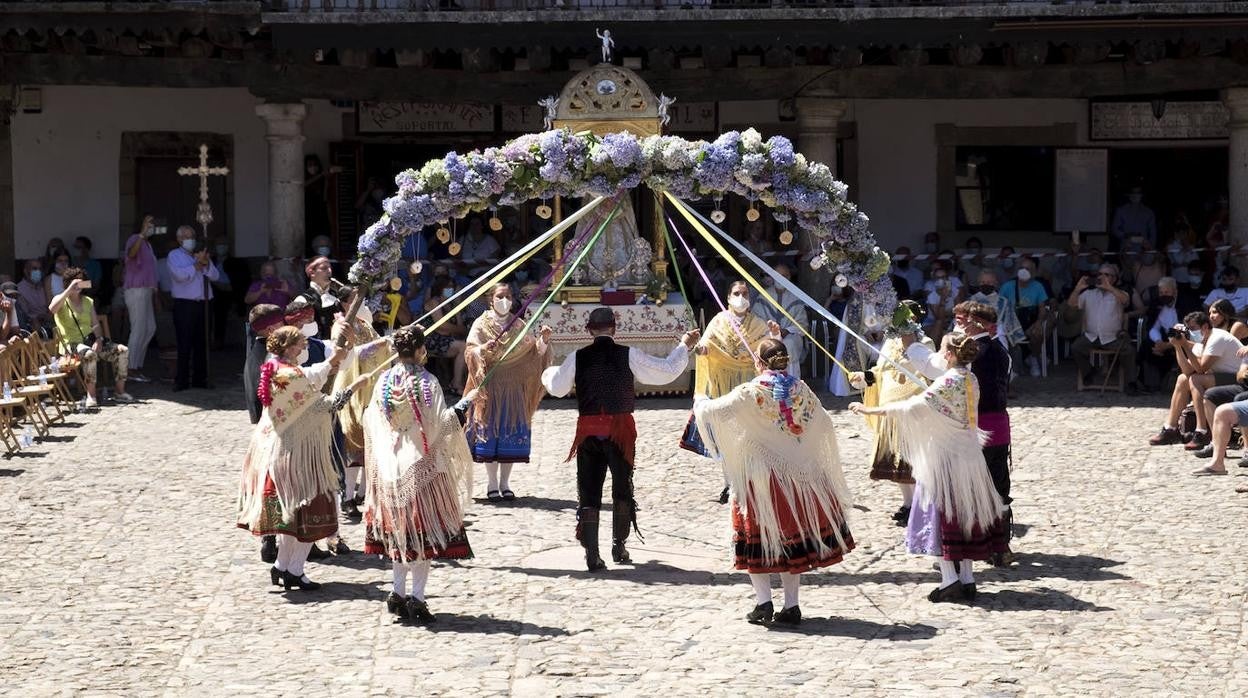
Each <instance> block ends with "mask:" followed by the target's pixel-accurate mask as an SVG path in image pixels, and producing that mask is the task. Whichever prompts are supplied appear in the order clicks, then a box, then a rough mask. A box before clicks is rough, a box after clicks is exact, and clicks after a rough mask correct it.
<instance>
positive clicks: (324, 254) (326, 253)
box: [316, 245, 329, 257]
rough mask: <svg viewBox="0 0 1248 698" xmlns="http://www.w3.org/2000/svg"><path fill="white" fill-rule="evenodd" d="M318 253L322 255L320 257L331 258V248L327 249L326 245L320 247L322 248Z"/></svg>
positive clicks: (317, 250)
mask: <svg viewBox="0 0 1248 698" xmlns="http://www.w3.org/2000/svg"><path fill="white" fill-rule="evenodd" d="M316 253H317V254H319V255H320V256H322V257H328V256H329V248H328V247H326V246H325V245H322V246H320V247H318V248H316Z"/></svg>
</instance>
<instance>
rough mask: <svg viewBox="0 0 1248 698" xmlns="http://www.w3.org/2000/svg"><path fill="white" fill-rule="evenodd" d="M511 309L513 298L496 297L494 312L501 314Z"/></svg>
mask: <svg viewBox="0 0 1248 698" xmlns="http://www.w3.org/2000/svg"><path fill="white" fill-rule="evenodd" d="M510 310H511V299H509V298H495V299H494V312H495V313H498V314H499V315H506V314H507V313H508V312H509V311H510Z"/></svg>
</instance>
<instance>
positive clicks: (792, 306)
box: [750, 264, 809, 378]
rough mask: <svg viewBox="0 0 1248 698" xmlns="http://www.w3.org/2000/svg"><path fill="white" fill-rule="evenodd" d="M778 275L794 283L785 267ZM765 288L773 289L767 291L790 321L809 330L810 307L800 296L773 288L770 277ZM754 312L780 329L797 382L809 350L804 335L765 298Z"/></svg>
mask: <svg viewBox="0 0 1248 698" xmlns="http://www.w3.org/2000/svg"><path fill="white" fill-rule="evenodd" d="M776 273H777V274H779V275H780V276H783V277H784V278H786V279H790V280H792V278H793V272H792V271H791V270H790V269H789V267H788V266H787V265H784V264H778V265H776ZM763 285H764V286H769V288H768V289H767V291H768V293H770V294H771V297H772V298H775V299H776V302H777V303H779V304H780V307H782V308H784V310H785V312H787V313H788V314H789V317H792V318H793V319H794V320H796V321H797V322H798V324H800V325H801V326H802V327H806V326H807V325H808V324H809V323H808V322H807V320H806V304H805V303H803V302H802V301H801V300H799V299H798V297H797V296H794V295H793V294H792V293H789V292H788V291H787V290H785V289H784V288H781V287H780V286H773V285H772V284H771V277H770V276H767V277H764V278H763ZM750 312H752V313H754V314H755V315H757V316H758V317H760V318H762V319H763V320H765V321H768V322H774V323H776V324H777V325H779V326H780V341H782V342H784V348H785V349H787V350H788V352H789V359H790V361H789V370H788V373H789V375H791V376H793V377H794V378H801V377H802V357H803V356H804V355H805V353H806V346H805V337H804V336H803V335H802V331H801V330H800V329H798V325H795V324H793V323H792V322H790V321H789V317H786V316H785V314H784V313H782V312H780V310H779V308H776V307H775V306H773V305H772V304H771V303H768V302H767V301H765V300H763V299H761V298H759V299H758V300H757V301H756V302H754V303H751V304H750Z"/></svg>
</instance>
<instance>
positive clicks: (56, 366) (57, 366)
mask: <svg viewBox="0 0 1248 698" xmlns="http://www.w3.org/2000/svg"><path fill="white" fill-rule="evenodd" d="M51 368H52V372H53V373H60V370H61V357H59V356H53V357H52V365H51Z"/></svg>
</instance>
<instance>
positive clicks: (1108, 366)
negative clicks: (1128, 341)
mask: <svg viewBox="0 0 1248 698" xmlns="http://www.w3.org/2000/svg"><path fill="white" fill-rule="evenodd" d="M1130 350H1131V347H1129V346H1128V347H1124V348H1123V349H1122V350H1121V351H1130ZM1090 360H1091V362H1092V365H1093V366H1096V367H1099V368H1103V369H1105V379H1104V380H1103V381H1101V383H1100V384H1099V385H1097V384H1089V383H1084V382H1083V374H1082V373H1080V372H1079V371H1075V374H1076V376H1075V390H1078V391H1080V392H1082V391H1084V390H1099V391H1101V392H1102V393H1103V392H1105V391H1107V390H1109V391H1113V392H1118V393H1121V392H1122V391H1123V389H1124V388H1125V387H1126V384H1127V380H1126V373H1127V372H1126V371H1125V370H1124V369H1123V367H1122V364H1121V363H1119V361H1118V351H1117V350H1113V349H1093V350H1092V354H1091V357H1090ZM1107 361H1108V363H1106V362H1107ZM1115 369H1116V370H1115ZM1111 376H1117V378H1116V380H1115V381H1114V382H1112V383H1111V382H1110V377H1111Z"/></svg>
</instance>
